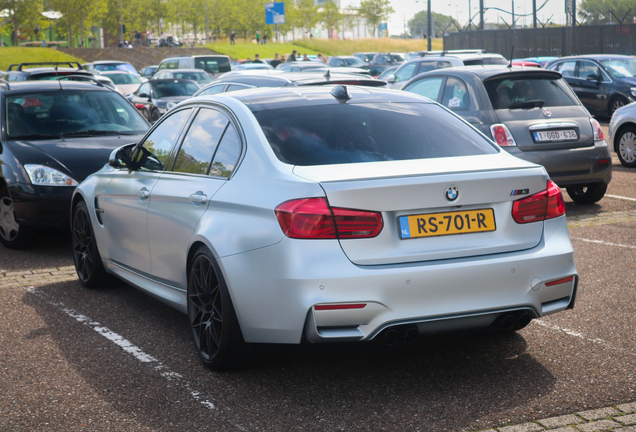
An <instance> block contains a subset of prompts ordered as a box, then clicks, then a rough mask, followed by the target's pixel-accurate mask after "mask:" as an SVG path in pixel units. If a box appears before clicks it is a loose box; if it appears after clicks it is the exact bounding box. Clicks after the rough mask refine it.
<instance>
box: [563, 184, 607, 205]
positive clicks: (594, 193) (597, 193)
mask: <svg viewBox="0 0 636 432" xmlns="http://www.w3.org/2000/svg"><path fill="white" fill-rule="evenodd" d="M566 190H567V191H568V195H569V196H570V198H572V201H574V202H575V203H577V204H594V203H597V202H599V201H600V200H601V199H602V198H603V196H605V192H606V191H607V185H606V184H602V183H596V184H589V185H576V186H570V187H568V188H566Z"/></svg>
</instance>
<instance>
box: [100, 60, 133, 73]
mask: <svg viewBox="0 0 636 432" xmlns="http://www.w3.org/2000/svg"><path fill="white" fill-rule="evenodd" d="M95 70H96V71H100V72H106V71H116V70H118V71H126V72H130V73H132V74H135V75H137V71H136V70H135V68H134V67H133V65H131V64H130V63H103V64H96V65H95Z"/></svg>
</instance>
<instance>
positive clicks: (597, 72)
mask: <svg viewBox="0 0 636 432" xmlns="http://www.w3.org/2000/svg"><path fill="white" fill-rule="evenodd" d="M577 76H578V78H580V79H584V80H586V79H588V77H590V76H594V77H600V80H601V81H609V79H608V78H607V77H606V75H604V74H603V71H602V70H601V68H600V67H598V65H597V64H596V63H594V62H591V61H579V71H578V75H577ZM594 80H595V81H596V78H595V79H594Z"/></svg>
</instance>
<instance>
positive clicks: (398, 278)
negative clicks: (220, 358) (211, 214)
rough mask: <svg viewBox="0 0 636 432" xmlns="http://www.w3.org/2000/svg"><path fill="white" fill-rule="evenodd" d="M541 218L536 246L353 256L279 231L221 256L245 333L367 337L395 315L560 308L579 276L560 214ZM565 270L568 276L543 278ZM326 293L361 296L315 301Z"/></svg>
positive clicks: (415, 319)
mask: <svg viewBox="0 0 636 432" xmlns="http://www.w3.org/2000/svg"><path fill="white" fill-rule="evenodd" d="M544 226H545V228H544V235H543V238H542V240H541V242H540V243H539V245H537V246H536V247H534V248H531V249H528V250H524V251H518V252H512V253H504V254H493V255H487V256H481V257H473V258H463V259H450V260H440V261H430V262H418V263H410V264H399V265H378V266H357V265H354V264H352V263H351V262H350V261H349V260H348V259H347V257H346V256H345V255H344V254H343V252H342V249H341V248H340V245H339V244H338V242H336V241H299V240H293V239H288V238H285V239H283V240H282V241H281V242H280V243H278V244H276V245H274V246H271V247H267V248H263V249H259V250H256V251H251V252H248V253H244V254H238V255H233V256H228V257H223V258H220V259H219V264H220V266H221V269H222V271H223V273H224V276H225V278H226V281H227V284H228V288H229V290H230V295H231V296H232V299H233V302H234V306H235V309H236V313H237V316H238V319H239V322H240V325H241V330H242V332H243V336H244V338H245V340H246V341H247V342H263V343H299V342H300V341H301V338H302V336H303V335H304V336H305V337H306V338H307V339H308V340H310V341H312V342H323V341H324V342H331V341H333V342H336V341H343V340H370V339H373V338H374V337H375V336H376V335H377V334H378V333H379V332H380V331H382V330H383V329H384V328H386V327H388V326H394V325H400V324H408V323H425V322H436V327H435V329H436V330H435V331H443V330H445V329H446V330H450V329H453V326H455V324H456V323H457V321H456V320H453V319H450V318H462V317H471V316H484V315H491V316H493V318H491V320H490V323H492V320H494V319H495V318H496V316H497V315H496V314H497V313H498V311H499V312H501V311H518V310H525V311H532V315H533V316H534V317H539V316H544V315H548V314H552V313H556V312H559V311H562V310H565V309H566V308H567V307H568V305H570V304H571V303H572V301H573V297H574V294H575V285H576V281H577V272H576V267H575V265H574V256H573V249H572V244H571V243H570V239H569V235H568V232H567V225H566V220H565V217H560V218H556V219H552V220H549V221H546V222H544ZM568 276H574V280H573V281H570V282H567V283H562V284H558V285H554V286H547V285H546V284H545V283H544V282H549V281H553V280H556V279H561V278H564V277H568ZM331 303H357V304H361V303H364V304H365V306H364V307H363V308H358V309H341V310H316V309H315V306H316V305H328V304H331ZM493 314H494V315H493ZM486 321H487V320H486ZM486 321H484V320H474V321H470V320H468V321H465V320H464V322H469V323H471V324H469V326H481V325H482V324H483V323H484V322H486Z"/></svg>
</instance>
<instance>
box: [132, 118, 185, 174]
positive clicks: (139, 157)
mask: <svg viewBox="0 0 636 432" xmlns="http://www.w3.org/2000/svg"><path fill="white" fill-rule="evenodd" d="M191 111H192V108H188V109H183V110H179V111H175V112H174V113H171V114H167V115H166V116H164V117H163V118H162V119H161V123H159V125H158V126H157V127H156V128H155V129H154V130H153V131H152V132H151V133H150V135H148V137H147V138H146V139H145V141H144V142H143V143H142V144H141V145H140V146H139V147H137V150H136V152H135V155H134V156H133V159H134V161H135V162H136V164H137V166H138V168H139V170H140V171H164V170H165V169H166V166H167V165H169V159H170V153H171V150H172V148H173V147H174V146H175V144H176V142H177V138H178V137H179V132H180V131H181V127H182V126H183V123H185V122H186V121H187V120H188V117H189V116H190V112H191Z"/></svg>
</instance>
